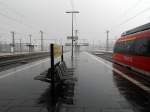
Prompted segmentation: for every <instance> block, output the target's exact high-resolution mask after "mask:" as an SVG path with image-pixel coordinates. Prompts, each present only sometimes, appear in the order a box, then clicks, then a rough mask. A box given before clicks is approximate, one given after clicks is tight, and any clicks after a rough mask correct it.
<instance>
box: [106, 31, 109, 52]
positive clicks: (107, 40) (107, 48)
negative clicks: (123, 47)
mask: <svg viewBox="0 0 150 112" xmlns="http://www.w3.org/2000/svg"><path fill="white" fill-rule="evenodd" d="M106 34H107V39H106V51H108V50H109V30H107V31H106Z"/></svg>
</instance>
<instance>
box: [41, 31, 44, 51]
mask: <svg viewBox="0 0 150 112" xmlns="http://www.w3.org/2000/svg"><path fill="white" fill-rule="evenodd" d="M40 33H41V51H43V50H44V48H43V31H40Z"/></svg>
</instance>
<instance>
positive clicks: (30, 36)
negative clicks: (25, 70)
mask: <svg viewBox="0 0 150 112" xmlns="http://www.w3.org/2000/svg"><path fill="white" fill-rule="evenodd" d="M29 38H30V43H29V53H30V52H31V44H32V43H31V38H32V35H31V34H30V35H29Z"/></svg>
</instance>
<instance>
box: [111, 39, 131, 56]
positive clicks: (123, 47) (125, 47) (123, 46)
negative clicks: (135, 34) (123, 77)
mask: <svg viewBox="0 0 150 112" xmlns="http://www.w3.org/2000/svg"><path fill="white" fill-rule="evenodd" d="M133 43H134V40H128V41H122V42H117V43H116V45H115V47H114V52H119V53H125V54H131V53H132V51H133V50H132V49H133Z"/></svg>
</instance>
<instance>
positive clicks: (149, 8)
mask: <svg viewBox="0 0 150 112" xmlns="http://www.w3.org/2000/svg"><path fill="white" fill-rule="evenodd" d="M148 10H150V7H148V8H146V9H144V10H142V11H141V12H139V13H137V14H135V15H134V16H132V17H130V18H128V19H126V20H125V21H123V22H121V23H120V24H118V25H117V26H115V27H119V26H121V25H123V24H126V23H127V22H129V21H131V20H133V19H134V18H136V17H137V16H139V15H141V14H143V13H144V12H146V11H148ZM112 29H113V28H112Z"/></svg>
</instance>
